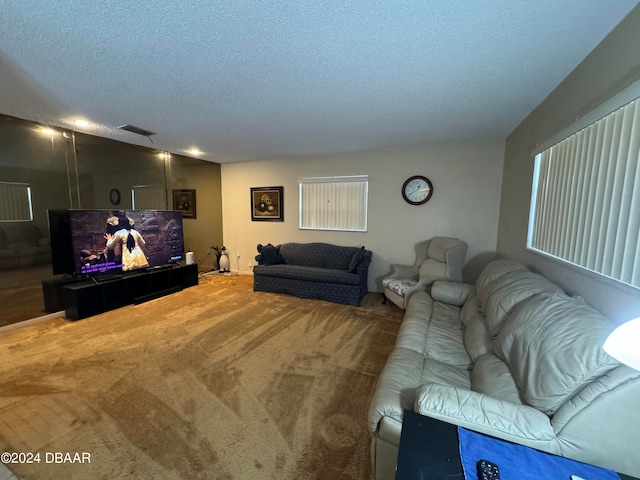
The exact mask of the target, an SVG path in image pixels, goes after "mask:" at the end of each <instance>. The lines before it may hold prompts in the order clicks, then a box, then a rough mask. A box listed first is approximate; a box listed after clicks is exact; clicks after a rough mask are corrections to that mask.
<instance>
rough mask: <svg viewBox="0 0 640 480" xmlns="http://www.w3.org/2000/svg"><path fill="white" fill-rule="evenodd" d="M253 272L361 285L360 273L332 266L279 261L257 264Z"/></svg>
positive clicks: (312, 280) (310, 280) (270, 275)
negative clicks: (320, 266)
mask: <svg viewBox="0 0 640 480" xmlns="http://www.w3.org/2000/svg"><path fill="white" fill-rule="evenodd" d="M253 272H254V274H256V275H266V276H269V277H280V278H290V279H294V280H305V281H308V282H320V283H338V284H341V285H360V276H359V275H358V274H356V273H349V272H347V271H346V270H334V269H330V268H318V267H301V266H300V265H287V264H284V263H279V264H277V265H256V266H255V267H254V269H253Z"/></svg>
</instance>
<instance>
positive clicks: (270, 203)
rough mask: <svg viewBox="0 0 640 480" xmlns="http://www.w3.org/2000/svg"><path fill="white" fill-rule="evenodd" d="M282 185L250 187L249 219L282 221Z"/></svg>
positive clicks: (255, 220)
mask: <svg viewBox="0 0 640 480" xmlns="http://www.w3.org/2000/svg"><path fill="white" fill-rule="evenodd" d="M283 193H284V187H251V220H252V221H254V222H258V221H265V222H266V221H271V222H283V221H284V203H283V202H284V200H283Z"/></svg>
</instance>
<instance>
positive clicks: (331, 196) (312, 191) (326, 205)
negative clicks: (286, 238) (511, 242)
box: [298, 175, 369, 232]
mask: <svg viewBox="0 0 640 480" xmlns="http://www.w3.org/2000/svg"><path fill="white" fill-rule="evenodd" d="M298 187H299V199H300V208H299V215H300V218H299V220H300V228H301V229H303V230H343V231H350V232H366V231H367V203H368V196H369V177H368V176H367V175H353V176H344V177H314V178H301V179H300V180H299V182H298Z"/></svg>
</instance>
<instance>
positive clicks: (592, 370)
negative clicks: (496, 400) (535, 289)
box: [494, 293, 619, 416]
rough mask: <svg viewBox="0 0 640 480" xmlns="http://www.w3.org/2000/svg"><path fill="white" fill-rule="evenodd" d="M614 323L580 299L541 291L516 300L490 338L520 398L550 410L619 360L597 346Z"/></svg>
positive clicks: (551, 411)
mask: <svg viewBox="0 0 640 480" xmlns="http://www.w3.org/2000/svg"><path fill="white" fill-rule="evenodd" d="M613 328H614V325H613V324H612V322H611V321H609V320H608V319H607V318H605V317H604V316H603V315H602V314H600V313H599V312H597V311H596V310H594V309H593V308H591V307H590V306H588V305H587V304H586V303H584V301H583V300H581V299H577V298H572V297H568V296H566V295H552V294H548V293H542V294H537V295H534V296H533V297H531V298H528V299H526V300H524V301H522V302H521V303H520V304H518V305H517V306H516V307H515V308H514V309H513V312H512V313H511V314H510V315H509V318H508V319H507V321H506V322H505V324H504V327H503V328H502V330H501V331H500V334H499V335H498V337H497V338H496V340H495V342H494V346H495V353H496V355H497V356H498V357H500V358H502V359H503V360H504V361H505V362H507V364H508V365H509V369H510V371H511V373H512V375H513V377H514V379H515V381H516V383H517V385H518V387H519V389H520V393H521V398H522V400H523V402H524V403H526V404H528V405H531V406H532V407H534V408H536V409H538V410H540V411H542V412H544V413H546V414H547V415H549V416H551V415H553V414H554V413H555V412H556V411H557V410H558V408H560V407H561V406H562V405H563V403H564V402H565V401H567V400H568V399H570V398H571V397H573V395H574V394H575V393H576V392H577V391H578V390H580V389H581V388H582V387H583V386H584V385H586V384H587V383H589V382H591V381H592V380H593V379H595V378H598V377H600V376H602V375H604V374H605V373H606V372H607V371H609V370H611V369H612V368H615V367H616V366H618V365H619V364H618V362H616V361H615V360H613V359H612V358H611V357H610V356H609V355H607V354H606V353H605V351H604V350H603V349H602V345H603V343H604V341H605V339H606V338H607V336H608V335H609V333H610V332H611V331H612V330H613Z"/></svg>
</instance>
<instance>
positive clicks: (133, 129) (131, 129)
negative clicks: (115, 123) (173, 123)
mask: <svg viewBox="0 0 640 480" xmlns="http://www.w3.org/2000/svg"><path fill="white" fill-rule="evenodd" d="M118 128H119V129H120V130H126V131H127V132H132V133H137V134H138V135H142V136H143V137H150V136H151V135H155V134H156V133H155V132H150V131H149V130H145V129H144V128H140V127H136V126H135V125H130V124H126V125H120V126H119V127H118Z"/></svg>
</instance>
